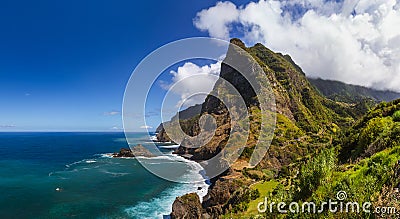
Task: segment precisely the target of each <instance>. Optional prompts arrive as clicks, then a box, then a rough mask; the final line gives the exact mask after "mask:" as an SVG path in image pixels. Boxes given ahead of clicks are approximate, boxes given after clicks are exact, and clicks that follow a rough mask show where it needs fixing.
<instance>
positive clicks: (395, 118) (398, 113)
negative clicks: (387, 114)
mask: <svg viewBox="0 0 400 219" xmlns="http://www.w3.org/2000/svg"><path fill="white" fill-rule="evenodd" d="M392 118H393V121H395V122H400V110H397V111H396V112H395V113H393V116H392Z"/></svg>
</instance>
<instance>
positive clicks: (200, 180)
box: [100, 142, 212, 218]
mask: <svg viewBox="0 0 400 219" xmlns="http://www.w3.org/2000/svg"><path fill="white" fill-rule="evenodd" d="M158 143H161V142H158ZM167 144H168V142H167ZM179 146H180V145H178V144H175V145H169V144H168V146H167V147H164V146H157V147H159V148H162V149H171V152H170V153H168V154H165V155H162V156H155V157H144V156H137V157H115V156H114V153H105V154H100V156H101V157H104V158H113V159H137V160H155V159H161V160H171V159H172V160H175V161H178V162H184V163H185V164H186V165H187V166H188V168H190V172H191V173H189V174H188V175H185V176H188V177H193V179H194V182H193V183H192V182H186V183H183V182H182V183H179V182H174V183H176V186H175V187H172V188H168V189H166V190H164V191H163V192H162V193H160V194H159V196H160V198H157V199H168V200H164V201H167V202H168V207H167V208H168V210H167V211H168V212H164V213H163V214H162V215H161V214H158V215H157V217H160V218H169V216H170V214H171V212H172V205H173V203H174V202H175V200H176V198H178V197H180V196H183V195H186V194H189V193H196V194H197V195H198V196H199V198H200V202H203V198H204V197H205V196H206V195H207V194H208V189H209V187H210V186H211V185H212V183H211V181H210V179H209V177H208V176H207V173H206V172H205V169H204V168H203V167H202V166H201V165H200V164H199V162H197V161H193V160H190V159H188V158H186V157H184V156H181V155H178V154H174V153H173V151H174V150H173V149H175V148H176V147H179ZM139 163H140V162H139ZM160 178H161V177H160ZM169 196H170V197H169ZM154 201H161V200H150V201H148V202H140V203H138V204H136V205H134V206H131V207H128V208H127V209H125V212H126V213H128V214H130V215H134V214H136V213H137V212H138V210H137V209H140V208H145V207H146V206H147V205H150V203H151V202H154Z"/></svg>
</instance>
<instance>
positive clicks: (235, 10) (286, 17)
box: [194, 0, 400, 91]
mask: <svg viewBox="0 0 400 219" xmlns="http://www.w3.org/2000/svg"><path fill="white" fill-rule="evenodd" d="M299 11H302V13H299ZM238 24H240V25H238ZM194 25H195V26H196V27H197V28H199V29H200V30H203V31H208V33H209V35H210V36H212V37H218V38H224V39H228V38H230V37H233V36H236V35H243V38H244V40H245V41H246V42H247V43H256V42H261V43H263V44H264V45H266V46H267V47H269V48H271V49H272V50H275V51H278V52H283V53H287V54H290V55H291V56H292V57H293V59H294V60H295V61H296V62H297V63H298V64H299V65H300V66H301V67H302V68H303V69H304V70H305V72H306V74H307V75H308V76H311V77H321V78H325V79H334V80H340V81H344V82H347V83H352V84H359V85H364V86H369V87H375V88H379V89H392V90H397V91H400V31H399V27H400V1H399V2H398V1H396V0H376V1H354V0H345V1H343V2H336V1H330V2H326V1H325V0H283V1H271V0H261V1H259V2H251V3H249V4H247V5H244V6H235V5H233V3H230V2H224V3H221V2H219V3H217V4H216V5H215V6H213V7H211V8H208V9H205V10H202V11H201V12H199V13H198V14H197V16H196V18H195V19H194ZM233 26H237V27H238V28H232V27H233ZM233 30H235V31H233ZM238 31H240V33H238Z"/></svg>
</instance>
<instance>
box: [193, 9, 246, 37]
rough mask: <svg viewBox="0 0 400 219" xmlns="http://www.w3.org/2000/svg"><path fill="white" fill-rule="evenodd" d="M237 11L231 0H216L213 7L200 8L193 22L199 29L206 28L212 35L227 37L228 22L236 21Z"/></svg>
mask: <svg viewBox="0 0 400 219" xmlns="http://www.w3.org/2000/svg"><path fill="white" fill-rule="evenodd" d="M238 16H239V12H238V10H237V9H236V6H235V5H234V4H233V3H231V2H218V3H217V4H216V6H215V7H211V8H209V9H207V10H202V11H200V12H199V13H198V14H197V17H196V19H195V20H194V24H195V26H196V27H197V28H199V29H200V30H208V31H210V33H212V35H213V36H214V37H217V38H227V37H228V36H229V30H230V27H229V24H230V23H232V22H234V21H236V20H237V18H238Z"/></svg>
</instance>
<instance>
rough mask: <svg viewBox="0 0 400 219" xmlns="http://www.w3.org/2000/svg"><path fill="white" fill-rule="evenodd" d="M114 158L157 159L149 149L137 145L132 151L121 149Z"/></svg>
mask: <svg viewBox="0 0 400 219" xmlns="http://www.w3.org/2000/svg"><path fill="white" fill-rule="evenodd" d="M113 157H155V155H154V154H152V153H151V152H150V151H149V150H147V148H145V147H144V146H143V145H140V144H138V145H136V146H134V147H133V148H132V149H130V148H121V149H120V151H119V152H118V153H114V154H113Z"/></svg>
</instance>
